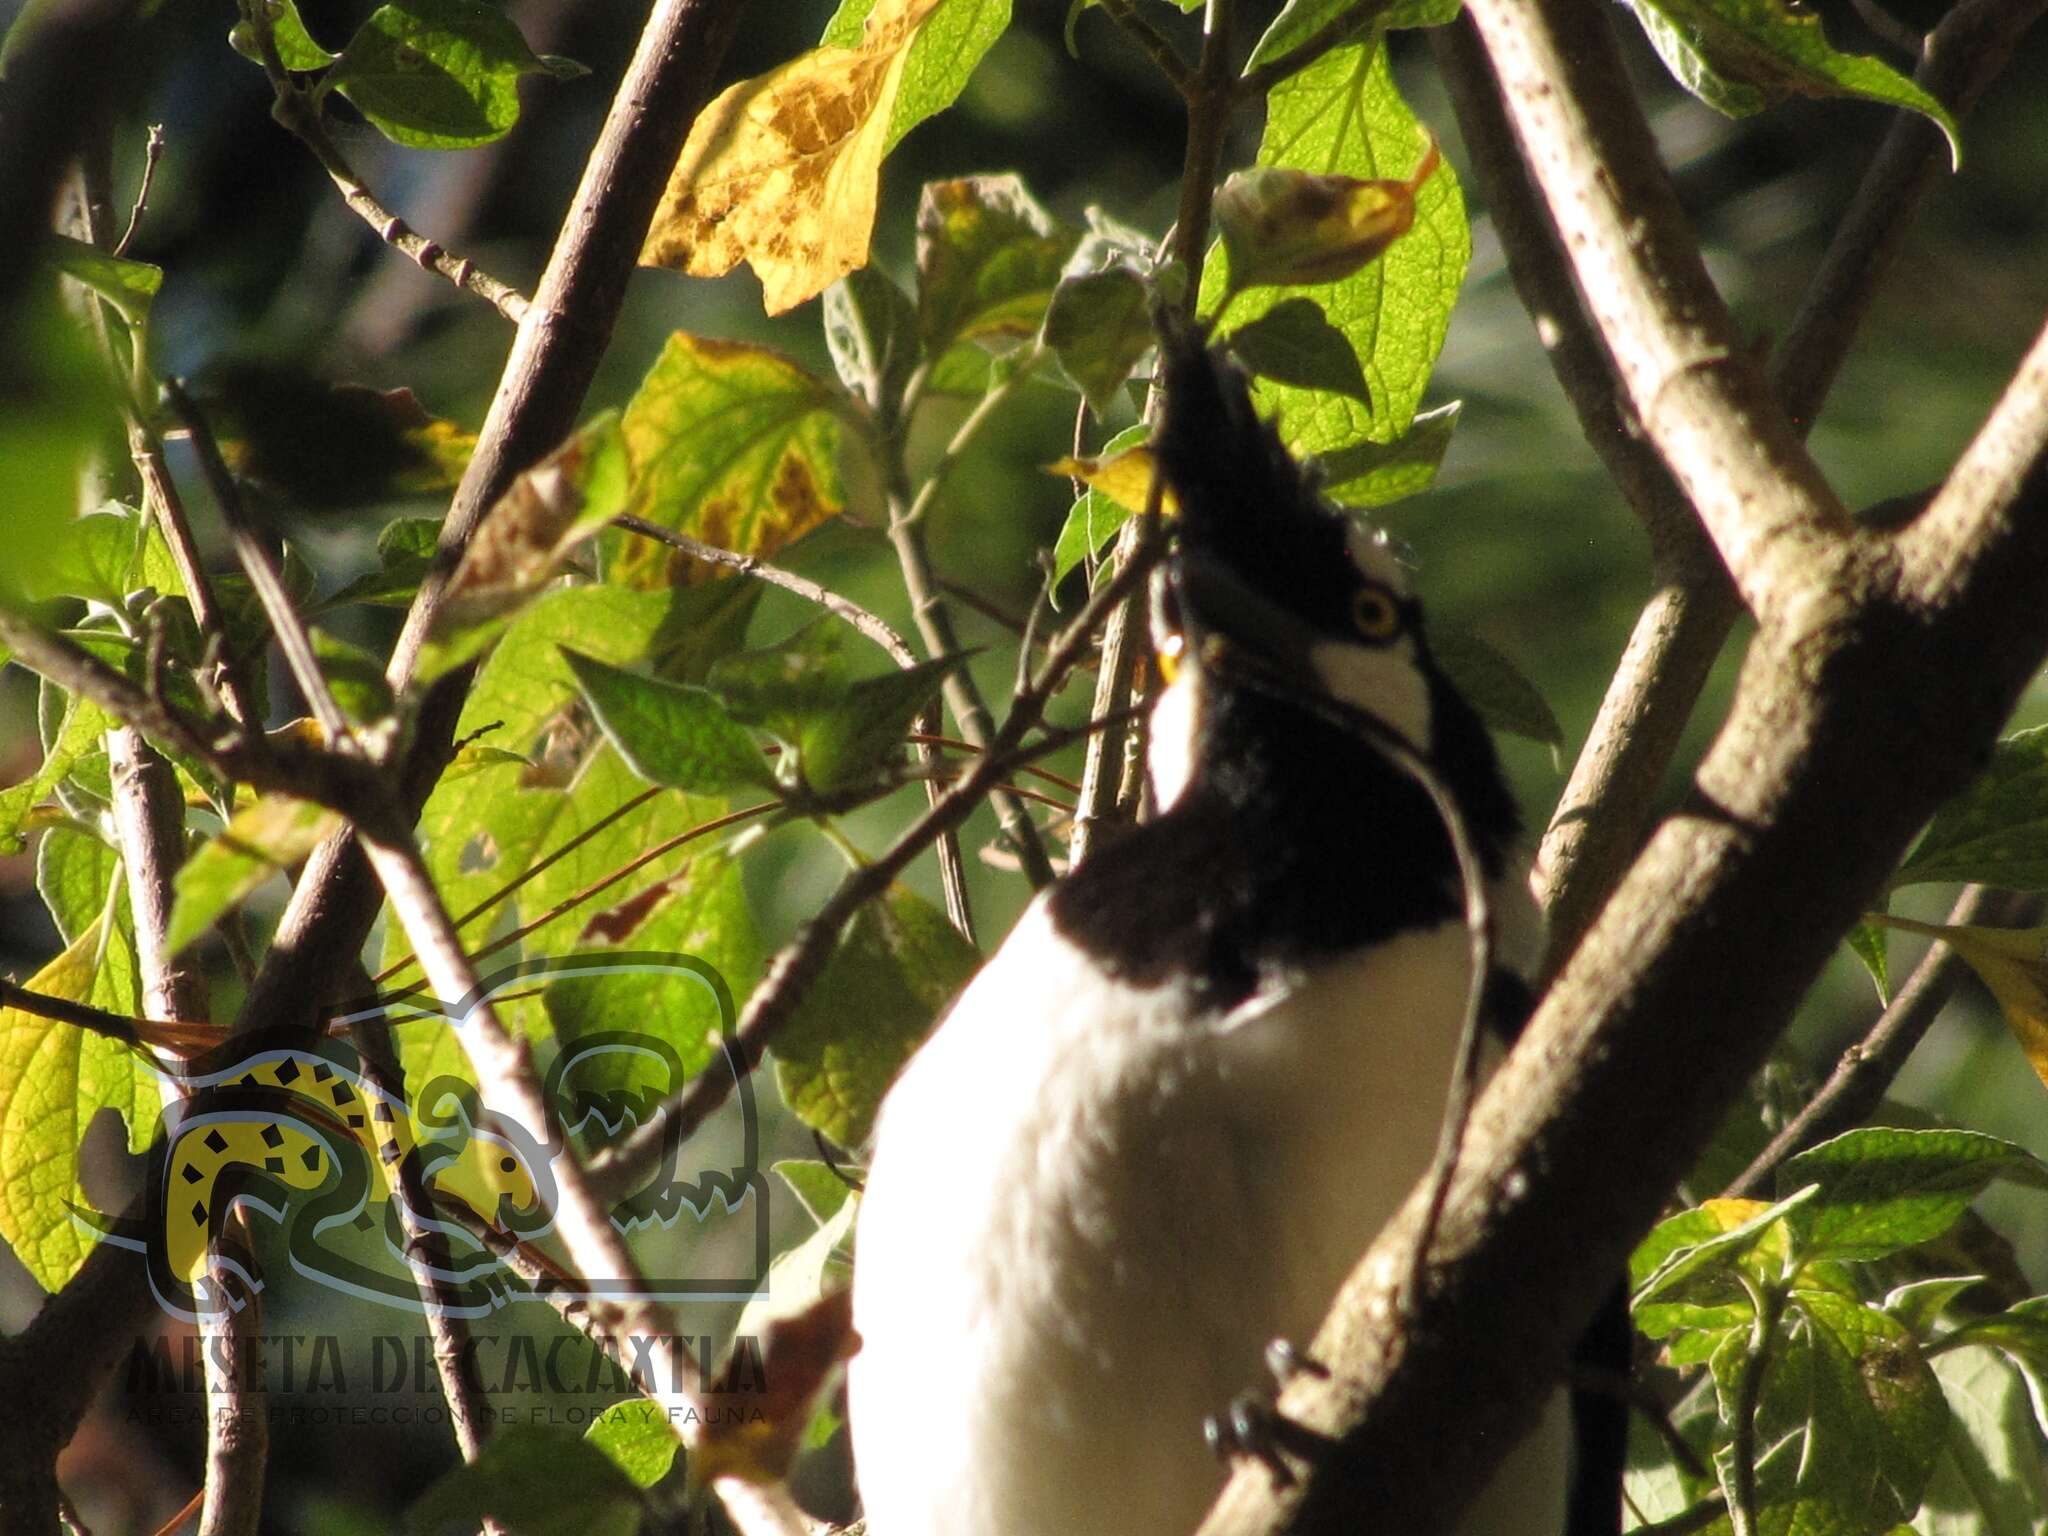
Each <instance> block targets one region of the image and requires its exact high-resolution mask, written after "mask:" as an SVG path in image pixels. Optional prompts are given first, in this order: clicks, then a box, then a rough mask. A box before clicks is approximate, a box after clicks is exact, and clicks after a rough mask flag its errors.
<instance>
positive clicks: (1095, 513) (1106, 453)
mask: <svg viewBox="0 0 2048 1536" xmlns="http://www.w3.org/2000/svg"><path fill="white" fill-rule="evenodd" d="M1151 430H1152V429H1151V428H1150V427H1148V426H1146V425H1145V424H1144V423H1143V422H1140V423H1138V424H1137V425H1136V426H1130V427H1125V428H1124V429H1123V431H1121V432H1119V433H1117V434H1116V436H1114V437H1112V438H1111V439H1110V440H1109V441H1108V442H1107V443H1105V444H1104V445H1103V448H1102V453H1101V455H1100V457H1099V458H1097V459H1094V460H1091V461H1089V464H1090V466H1092V471H1093V472H1094V473H1096V474H1103V473H1105V472H1107V471H1108V466H1110V465H1113V464H1117V463H1119V462H1120V460H1122V459H1123V458H1124V457H1126V456H1127V455H1128V454H1129V453H1131V452H1133V451H1135V452H1139V453H1143V454H1144V457H1145V467H1144V477H1145V480H1146V483H1147V486H1149V485H1150V482H1151V478H1152V465H1151V458H1152V456H1151V454H1150V453H1149V452H1147V451H1146V450H1145V449H1144V448H1143V446H1142V445H1143V443H1144V442H1145V439H1146V438H1147V437H1149V436H1150V435H1151ZM1048 467H1049V468H1050V469H1051V470H1052V471H1053V472H1055V473H1058V474H1068V475H1074V476H1075V478H1077V479H1081V480H1082V483H1083V484H1084V485H1086V486H1087V489H1086V490H1084V491H1083V492H1082V493H1081V495H1080V496H1079V497H1078V498H1077V499H1076V500H1075V502H1074V505H1073V507H1072V509H1071V510H1069V511H1068V513H1067V520H1066V522H1065V523H1064V524H1062V525H1061V527H1060V536H1059V539H1058V541H1057V542H1056V543H1055V544H1054V545H1053V548H1052V585H1053V590H1054V591H1058V590H1059V585H1060V583H1061V582H1062V581H1065V580H1066V578H1067V574H1068V573H1069V572H1070V571H1072V570H1073V569H1074V568H1075V567H1076V566H1078V565H1079V564H1080V563H1081V562H1082V561H1083V560H1091V559H1094V558H1095V557H1096V556H1098V555H1100V554H1101V553H1102V551H1103V550H1104V549H1105V548H1107V547H1108V544H1109V541H1110V540H1111V539H1113V538H1115V537H1116V532H1117V530H1118V529H1119V528H1121V527H1123V525H1124V524H1125V523H1127V522H1129V521H1130V517H1131V511H1132V509H1131V508H1130V507H1129V506H1127V505H1125V504H1124V503H1123V502H1122V501H1120V500H1118V499H1117V498H1116V497H1115V496H1112V495H1111V494H1110V493H1109V492H1108V491H1107V490H1105V489H1102V488H1100V487H1098V486H1097V485H1095V484H1094V483H1092V482H1090V481H1088V480H1087V479H1085V478H1084V477H1082V476H1081V475H1079V473H1078V471H1079V470H1080V468H1081V467H1082V462H1081V461H1080V460H1078V459H1062V460H1061V461H1060V462H1059V463H1057V464H1053V465H1050V466H1048ZM1116 473H1117V474H1122V473H1124V471H1121V470H1120V471H1116ZM1124 490H1125V492H1126V494H1129V493H1130V492H1131V487H1129V486H1125V487H1124ZM1146 494H1147V491H1146V490H1145V489H1142V488H1141V489H1138V490H1137V491H1136V495H1137V498H1138V505H1139V507H1140V508H1141V509H1142V507H1143V506H1144V498H1145V496H1146ZM1168 494H1170V493H1168Z"/></svg>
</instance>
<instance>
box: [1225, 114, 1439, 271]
mask: <svg viewBox="0 0 2048 1536" xmlns="http://www.w3.org/2000/svg"><path fill="white" fill-rule="evenodd" d="M1441 163H1442V161H1441V157H1440V156H1439V154H1438V153H1437V147H1436V141H1435V140H1433V139H1432V140H1431V141H1430V143H1429V147H1428V148H1427V149H1426V150H1425V151H1424V153H1423V156H1422V160H1421V163H1420V164H1418V165H1417V166H1416V167H1415V173H1414V174H1413V175H1412V176H1409V177H1408V178H1406V179H1405V180H1398V181H1385V180H1372V181H1367V180H1361V179H1360V178H1359V177H1356V176H1318V175H1315V174H1313V173H1311V172H1308V171H1301V170H1295V169H1292V168H1291V167H1287V166H1254V167H1253V168H1252V169H1250V170H1248V171H1239V172H1238V173H1237V174H1236V175H1234V176H1232V177H1231V178H1230V179H1229V180H1228V181H1226V182H1225V183H1224V184H1223V186H1222V188H1221V189H1220V190H1219V191H1218V192H1217V194H1216V227H1217V228H1218V229H1219V230H1220V231H1221V232H1222V235H1223V240H1224V243H1225V245H1227V246H1228V247H1229V250H1230V281H1231V285H1232V286H1233V287H1234V288H1256V287H1258V286H1260V285H1261V284H1264V283H1331V282H1336V281H1337V280H1338V279H1340V278H1345V277H1349V276H1350V275H1351V274H1352V273H1353V272H1356V271H1357V270H1358V269H1359V268H1360V267H1362V266H1364V265H1365V264H1366V263H1367V262H1369V261H1371V260H1372V259H1373V258H1374V257H1375V256H1378V255H1379V254H1380V253H1381V252H1382V251H1384V250H1385V249H1386V248H1387V247H1388V246H1390V245H1392V244H1393V243H1394V242H1395V241H1396V240H1398V239H1400V238H1401V236H1403V235H1405V234H1407V233H1408V230H1409V228H1410V227H1411V226H1412V225H1413V224H1414V223H1415V194H1416V193H1417V192H1419V191H1420V190H1421V189H1422V184H1423V183H1424V182H1426V181H1428V180H1429V178H1430V177H1431V176H1432V175H1434V174H1435V173H1436V168H1437V166H1438V165H1439V164H1441Z"/></svg>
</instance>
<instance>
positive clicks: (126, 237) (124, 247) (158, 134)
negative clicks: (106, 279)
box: [114, 123, 164, 256]
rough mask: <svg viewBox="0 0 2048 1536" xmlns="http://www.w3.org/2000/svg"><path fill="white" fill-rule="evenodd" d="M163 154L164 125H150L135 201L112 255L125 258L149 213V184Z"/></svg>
mask: <svg viewBox="0 0 2048 1536" xmlns="http://www.w3.org/2000/svg"><path fill="white" fill-rule="evenodd" d="M163 153H164V125H163V124H162V123H151V124H150V125H149V137H148V138H146V139H144V140H143V141H142V175H141V176H140V177H139V178H138V179H137V180H136V183H135V201H134V203H133V204H132V205H131V206H130V207H129V209H128V227H127V228H126V229H124V230H122V231H121V238H120V239H119V240H116V241H115V242H114V254H115V255H116V256H126V255H127V254H128V247H129V245H130V244H131V243H133V241H134V239H135V231H136V230H137V229H139V228H140V227H141V226H142V216H143V214H145V213H147V212H148V211H149V188H150V183H151V182H153V181H155V180H156V166H157V162H158V161H159V160H161V159H162V158H163Z"/></svg>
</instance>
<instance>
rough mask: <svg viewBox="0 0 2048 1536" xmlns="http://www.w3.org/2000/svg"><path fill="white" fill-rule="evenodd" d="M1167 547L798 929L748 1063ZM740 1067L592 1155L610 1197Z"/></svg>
mask: <svg viewBox="0 0 2048 1536" xmlns="http://www.w3.org/2000/svg"><path fill="white" fill-rule="evenodd" d="M1162 553H1163V541H1162V540H1161V539H1160V538H1158V537H1157V536H1155V537H1154V538H1152V539H1150V540H1148V541H1147V542H1146V543H1144V544H1142V545H1140V546H1139V547H1138V548H1137V549H1136V550H1135V551H1133V552H1132V554H1131V556H1130V557H1129V558H1128V559H1126V560H1125V561H1124V563H1123V566H1122V567H1121V568H1120V569H1119V570H1118V571H1117V573H1116V575H1115V576H1114V577H1113V578H1111V579H1110V580H1109V581H1107V582H1105V583H1103V585H1102V586H1101V587H1100V588H1098V589H1097V590H1096V591H1095V592H1094V593H1093V594H1092V595H1091V596H1090V597H1089V599H1088V601H1087V603H1085V604H1084V605H1083V606H1082V608H1081V611H1080V612H1079V613H1077V614H1076V615H1075V616H1074V620H1073V622H1072V623H1071V624H1069V625H1068V626H1067V628H1066V629H1065V630H1064V631H1063V632H1062V633H1061V635H1060V637H1059V638H1058V639H1057V640H1055V641H1054V642H1053V645H1052V647H1051V648H1050V650H1049V651H1048V652H1047V653H1046V658H1045V661H1044V663H1043V664H1042V665H1041V666H1040V668H1039V670H1038V672H1037V673H1036V674H1035V675H1034V676H1033V678H1032V681H1031V684H1030V686H1029V687H1027V688H1025V689H1024V690H1023V691H1022V692H1020V693H1019V694H1018V695H1017V696H1016V698H1015V699H1014V700H1013V701H1012V703H1011V705H1010V713H1009V716H1008V717H1007V718H1006V719H1005V720H1004V721H1003V724H1002V728H1001V729H1000V730H999V731H997V732H996V734H995V736H994V737H993V738H992V739H991V740H990V742H989V744H988V747H987V749H986V750H985V751H984V752H983V753H982V755H981V756H980V757H979V758H977V759H976V760H975V762H974V763H973V765H972V766H971V767H970V768H968V770H967V772H966V773H964V774H962V775H961V776H960V777H959V778H958V779H956V780H954V782H953V784H952V785H951V786H950V787H949V788H948V789H947V790H946V792H945V794H944V795H942V796H941V797H940V798H939V800H938V801H937V803H935V804H934V805H933V806H932V807H931V808H930V809H929V810H927V811H926V812H925V813H924V815H923V816H921V817H919V818H918V819H917V821H915V822H914V823H912V824H911V826H910V827H909V828H908V829H907V830H906V831H905V832H904V833H903V834H902V835H901V836H899V837H898V838H897V839H896V841H895V843H893V844H892V845H891V846H890V847H889V849H888V850H887V851H886V852H885V853H883V854H882V855H881V857H879V858H877V859H875V860H874V861H873V862H872V863H869V864H865V865H862V866H861V867H860V868H859V869H856V870H854V871H853V872H852V873H851V874H849V875H848V876H847V877H846V878H845V879H844V880H842V881H841V882H840V884H839V888H838V889H837V890H835V891H834V892H833V893H832V895H831V896H830V897H829V898H828V899H827V900H826V901H825V903H824V905H823V906H821V907H820V908H819V909H818V910H817V912H816V913H815V914H813V915H812V917H811V918H810V919H809V920H808V921H806V922H805V923H804V924H803V925H802V926H801V927H800V928H798V929H797V932H796V936H795V937H794V938H792V939H791V940H790V941H789V942H788V943H787V944H785V945H783V946H782V948H781V949H780V950H778V951H776V954H775V958H774V959H773V960H771V961H770V962H769V963H768V969H767V971H766V972H765V973H764V974H763V976H762V978H761V983H760V985H759V986H757V987H756V988H755V989H754V992H753V995H752V996H751V997H749V998H748V999H747V1006H746V1007H745V1008H744V1009H743V1010H741V1013H740V1017H739V1021H738V1023H737V1024H736V1025H735V1027H734V1029H733V1040H732V1044H733V1052H734V1057H735V1060H736V1062H737V1064H738V1069H739V1070H740V1071H745V1072H751V1071H752V1070H753V1069H754V1068H755V1067H756V1066H758V1065H759V1064H760V1061H761V1057H762V1053H763V1052H764V1051H766V1049H767V1047H768V1042H769V1041H770V1040H772V1039H773V1038H774V1037H775V1034H776V1032H777V1031H778V1030H780V1029H781V1028H782V1026H783V1025H784V1024H785V1023H787V1022H788V1020H789V1018H790V1017H791V1015H792V1014H794V1012H795V1011H796V1005H797V1004H798V1003H799V1002H801V1001H802V999H803V995H804V993H805V991H806V990H807V989H808V988H809V987H810V985H811V983H812V982H814V981H816V980H817V979H818V976H819V974H820V973H821V972H822V971H823V970H824V968H825V962H826V961H827V959H829V958H830V956H831V953H832V946H833V944H834V943H835V942H836V941H837V939H838V937H839V933H840V930H841V929H842V928H844V927H845V926H846V924H847V923H848V922H849V921H851V920H852V918H853V915H854V914H855V913H856V912H858V911H859V910H860V909H861V907H862V906H864V905H865V904H866V903H867V902H869V901H871V900H873V899H874V898H875V897H877V896H879V895H881V894H882V893H883V892H884V891H886V890H887V889H888V888H889V884H890V882H891V881H893V880H894V879H895V878H896V877H897V875H899V874H900V873H902V871H903V870H904V868H905V867H907V866H908V865H909V863H910V861H911V860H912V859H914V858H916V857H917V855H918V854H919V853H921V852H922V851H923V850H924V849H925V848H926V847H927V846H928V845H929V844H930V843H931V841H932V839H933V838H935V837H938V836H939V835H941V834H942V833H943V832H945V831H946V830H947V829H948V828H951V827H956V826H958V825H959V824H960V823H961V822H962V821H964V820H965V819H966V818H967V815H968V813H969V812H970V811H972V810H973V809H974V807H975V806H976V805H977V804H978V803H979V802H980V800H981V798H982V797H983V796H984V795H986V794H987V793H988V790H989V787H990V786H991V785H992V784H995V783H996V782H998V781H999V780H1000V779H1001V778H1002V777H1003V776H1004V775H1005V774H1007V773H1008V772H1009V771H1010V770H1011V769H1012V768H1014V767H1015V766H1017V763H1018V761H1019V754H1020V752H1023V751H1025V750H1026V749H1025V748H1024V738H1025V736H1026V735H1027V734H1028V733H1029V732H1030V731H1031V729H1032V727H1033V726H1035V725H1036V724H1037V723H1038V721H1039V719H1040V718H1041V716H1043V714H1044V713H1045V706H1046V705H1047V704H1048V703H1050V702H1051V700H1052V697H1053V695H1054V694H1055V693H1057V692H1058V691H1059V688H1060V685H1061V684H1062V683H1063V682H1064V681H1065V680H1066V678H1067V676H1068V674H1069V673H1070V672H1072V670H1073V667H1074V663H1075V661H1076V660H1077V659H1078V658H1079V657H1080V655H1081V653H1082V652H1083V651H1084V650H1085V649H1086V648H1087V647H1088V645H1089V643H1090V640H1091V639H1092V637H1093V634H1094V627H1095V625H1097V624H1098V623H1100V622H1102V619H1103V616H1104V615H1105V614H1108V613H1111V612H1114V611H1115V610H1116V609H1117V607H1118V606H1119V605H1120V604H1121V603H1122V602H1123V601H1124V599H1125V598H1126V597H1127V596H1128V595H1129V594H1130V593H1132V592H1134V591H1136V590H1137V589H1138V586H1139V584H1140V583H1142V582H1143V581H1144V579H1145V577H1146V576H1147V575H1148V574H1150V572H1151V569H1152V566H1153V565H1154V564H1155V563H1156V562H1157V560H1158V559H1159V556H1160V555H1161V554H1162ZM1120 718H1121V717H1111V718H1105V717H1103V716H1099V715H1092V716H1091V717H1090V720H1089V724H1088V725H1087V726H1084V727H1082V728H1081V731H1079V732H1057V733H1048V736H1047V737H1046V738H1044V739H1042V740H1041V741H1039V742H1037V743H1034V744H1033V748H1032V749H1030V750H1033V751H1036V750H1048V749H1050V747H1051V746H1052V745H1053V744H1054V743H1055V742H1065V741H1069V740H1072V739H1074V738H1075V736H1077V735H1080V734H1085V733H1087V732H1090V731H1095V730H1100V729H1103V728H1105V727H1107V726H1108V725H1110V724H1113V723H1116V720H1117V719H1120ZM732 1087H733V1082H732V1078H731V1075H730V1074H725V1073H717V1072H706V1073H703V1074H701V1075H700V1076H699V1077H697V1078H696V1080H695V1081H693V1082H692V1083H691V1084H690V1085H689V1086H688V1087H687V1088H685V1089H684V1090H683V1091H682V1092H681V1093H680V1094H679V1095H677V1096H676V1097H675V1098H673V1099H671V1100H670V1101H669V1102H668V1103H667V1104H665V1105H663V1106H662V1109H661V1111H660V1112H659V1113H657V1114H655V1115H653V1116H650V1117H649V1118H648V1119H647V1121H646V1122H645V1123H644V1124H643V1125H642V1126H641V1128H640V1129H639V1130H637V1131H635V1132H634V1133H633V1134H631V1135H630V1136H628V1137H626V1138H625V1139H624V1140H623V1141H620V1142H617V1143H614V1144H613V1145H612V1146H611V1147H609V1148H607V1149H606V1150H605V1151H604V1152H602V1153H601V1154H599V1155H598V1156H597V1157H595V1158H593V1159H592V1160H591V1165H590V1177H591V1180H592V1182H593V1183H594V1184H595V1185H596V1186H597V1187H598V1189H599V1190H601V1191H602V1192H604V1193H605V1194H606V1195H607V1196H611V1195H614V1194H622V1193H623V1192H624V1191H627V1190H630V1189H631V1188H632V1187H633V1186H634V1184H635V1183H636V1182H637V1181H639V1180H641V1179H643V1178H645V1177H646V1175H647V1173H648V1171H649V1170H650V1169H651V1168H652V1167H653V1166H654V1164H655V1163H656V1162H657V1161H658V1160H659V1158H660V1157H661V1154H662V1150H663V1148H664V1146H665V1145H667V1144H668V1141H669V1139H670V1138H671V1137H673V1136H676V1135H677V1134H680V1135H682V1136H685V1137H687V1136H688V1135H689V1134H690V1133H691V1132H692V1131H693V1130H695V1128H696V1127H697V1126H698V1125H700V1124H702V1123H703V1121H704V1119H705V1118H706V1117H707V1116H708V1115H710V1114H711V1113H712V1112H713V1111H714V1110H716V1109H717V1108H718V1106H719V1105H720V1104H722V1103H723V1102H724V1101H725V1096H726V1095H727V1094H728V1093H730V1092H731V1091H732Z"/></svg>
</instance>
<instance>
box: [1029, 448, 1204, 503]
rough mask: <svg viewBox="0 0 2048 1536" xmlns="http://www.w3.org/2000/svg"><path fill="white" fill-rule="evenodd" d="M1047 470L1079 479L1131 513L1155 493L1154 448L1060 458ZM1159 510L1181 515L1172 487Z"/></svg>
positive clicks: (1163, 498)
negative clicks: (1088, 457) (1153, 485)
mask: <svg viewBox="0 0 2048 1536" xmlns="http://www.w3.org/2000/svg"><path fill="white" fill-rule="evenodd" d="M1045 472H1046V473H1047V474H1049V475H1066V476H1068V477H1070V478H1071V479H1075V480H1079V481H1080V482H1081V483H1082V484H1083V485H1086V486H1090V487H1092V488H1093V489H1095V490H1098V491H1100V492H1102V494H1103V495H1105V496H1107V497H1108V498H1109V499H1110V500H1111V501H1113V502H1115V503H1116V504H1117V505H1118V506H1120V507H1123V508H1125V509H1126V510H1127V511H1131V512H1143V511H1144V510H1145V507H1146V503H1147V500H1148V499H1149V498H1150V496H1151V494H1152V450H1151V449H1150V448H1126V449H1125V450H1124V451H1123V452H1122V453H1113V454H1111V455H1109V457H1107V458H1102V459H1056V460H1054V461H1053V462H1052V463H1050V464H1048V465H1046V466H1045ZM1159 509H1160V511H1162V512H1164V513H1165V514H1166V515H1167V516H1168V517H1177V516H1179V515H1180V504H1179V503H1178V502H1176V501H1175V500H1174V499H1173V492H1172V491H1171V490H1162V491H1161V492H1160V499H1159Z"/></svg>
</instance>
